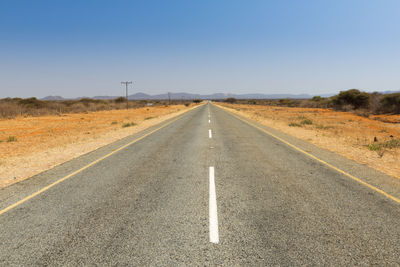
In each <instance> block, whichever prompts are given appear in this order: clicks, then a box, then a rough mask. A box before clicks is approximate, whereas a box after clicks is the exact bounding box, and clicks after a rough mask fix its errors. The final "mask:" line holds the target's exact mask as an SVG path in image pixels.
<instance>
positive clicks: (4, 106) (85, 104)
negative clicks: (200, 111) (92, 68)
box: [0, 97, 190, 119]
mask: <svg viewBox="0 0 400 267" xmlns="http://www.w3.org/2000/svg"><path fill="white" fill-rule="evenodd" d="M124 99H125V98H124ZM120 100H121V99H120V98H117V99H116V100H98V99H91V98H82V99H79V100H64V101H43V100H38V99H36V98H34V97H31V98H25V99H22V98H4V99H0V118H10V119H11V118H15V117H16V116H44V115H60V114H65V113H87V112H93V111H101V110H115V109H126V102H121V101H120ZM148 102H151V103H152V106H160V105H166V104H167V103H168V101H162V100H157V101H147V100H139V101H133V100H129V108H140V107H144V106H146V105H147V104H148ZM189 103H190V101H183V100H182V101H178V100H172V101H171V105H177V104H188V105H189Z"/></svg>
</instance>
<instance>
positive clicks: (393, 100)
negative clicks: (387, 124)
mask: <svg viewBox="0 0 400 267" xmlns="http://www.w3.org/2000/svg"><path fill="white" fill-rule="evenodd" d="M381 109H382V111H383V112H387V113H396V114H400V93H395V94H390V95H385V96H384V97H383V98H382V99H381Z"/></svg>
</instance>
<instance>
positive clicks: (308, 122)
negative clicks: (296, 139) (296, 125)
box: [300, 119, 313, 125]
mask: <svg viewBox="0 0 400 267" xmlns="http://www.w3.org/2000/svg"><path fill="white" fill-rule="evenodd" d="M300 123H301V124H306V125H311V124H313V122H312V120H310V119H305V120H302V121H301V122H300Z"/></svg>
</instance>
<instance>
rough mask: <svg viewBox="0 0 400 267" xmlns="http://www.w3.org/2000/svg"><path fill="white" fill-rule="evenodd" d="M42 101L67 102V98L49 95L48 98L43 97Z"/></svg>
mask: <svg viewBox="0 0 400 267" xmlns="http://www.w3.org/2000/svg"><path fill="white" fill-rule="evenodd" d="M41 100H66V98H64V97H62V96H58V95H49V96H46V97H43V98H42V99H41Z"/></svg>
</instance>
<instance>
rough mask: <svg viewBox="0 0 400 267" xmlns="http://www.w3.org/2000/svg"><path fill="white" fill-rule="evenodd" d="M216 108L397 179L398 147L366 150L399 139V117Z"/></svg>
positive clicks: (311, 110) (234, 106)
mask: <svg viewBox="0 0 400 267" xmlns="http://www.w3.org/2000/svg"><path fill="white" fill-rule="evenodd" d="M218 105H220V106H222V107H224V108H227V109H229V110H230V111H232V112H234V113H236V114H240V115H243V116H245V117H247V118H250V119H253V120H255V121H258V122H260V123H262V124H264V125H266V126H269V127H272V128H275V129H277V130H280V131H282V132H284V133H287V134H290V135H293V136H295V137H297V138H300V139H302V140H305V141H308V142H310V143H312V144H315V145H317V146H319V147H322V148H325V149H328V150H330V151H333V152H336V153H338V154H340V155H343V156H345V157H347V158H349V159H352V160H355V161H357V162H359V163H362V164H366V165H368V166H370V167H372V168H375V169H377V170H380V171H382V172H384V173H386V174H388V175H391V176H393V177H395V178H397V179H400V147H397V148H383V149H380V150H375V151H372V150H370V149H369V148H368V145H371V144H372V145H373V144H380V143H384V142H388V141H390V140H393V139H394V140H396V139H399V138H400V115H377V116H370V117H369V118H366V117H361V116H357V115H355V114H353V113H350V112H337V111H333V110H329V109H316V108H288V107H272V106H261V105H241V104H227V103H218ZM305 121H306V123H304V122H305ZM289 124H290V125H291V126H289Z"/></svg>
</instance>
